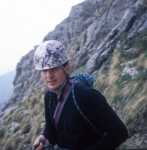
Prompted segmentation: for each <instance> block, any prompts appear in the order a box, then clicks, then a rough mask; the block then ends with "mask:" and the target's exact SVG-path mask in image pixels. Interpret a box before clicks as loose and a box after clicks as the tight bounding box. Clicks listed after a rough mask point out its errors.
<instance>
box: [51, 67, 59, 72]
mask: <svg viewBox="0 0 147 150" xmlns="http://www.w3.org/2000/svg"><path fill="white" fill-rule="evenodd" d="M51 70H52V71H57V70H59V67H54V68H52V69H51Z"/></svg>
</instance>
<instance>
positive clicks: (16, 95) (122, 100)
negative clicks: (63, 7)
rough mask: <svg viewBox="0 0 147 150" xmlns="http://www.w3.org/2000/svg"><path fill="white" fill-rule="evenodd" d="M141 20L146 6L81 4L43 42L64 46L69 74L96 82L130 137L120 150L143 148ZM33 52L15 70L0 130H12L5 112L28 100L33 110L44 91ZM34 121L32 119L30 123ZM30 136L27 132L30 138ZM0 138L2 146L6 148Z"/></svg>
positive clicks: (100, 0) (146, 37) (145, 45)
mask: <svg viewBox="0 0 147 150" xmlns="http://www.w3.org/2000/svg"><path fill="white" fill-rule="evenodd" d="M146 18H147V1H146V0H130V1H129V0H85V1H84V2H83V3H80V4H78V5H76V6H74V7H72V10H71V12H70V15H69V17H68V18H66V19H65V20H63V21H62V22H61V23H60V24H58V25H57V26H56V28H55V29H54V30H53V31H52V32H49V33H48V34H47V35H46V36H45V37H44V39H43V41H46V40H50V39H55V40H59V41H61V42H63V43H64V44H65V45H66V47H67V49H68V51H69V57H70V62H71V66H72V69H73V71H76V70H77V69H83V70H85V71H87V72H89V73H91V74H93V75H94V76H96V78H97V81H96V85H95V87H96V88H97V89H98V90H100V91H101V92H103V93H104V95H105V96H106V97H107V98H108V101H109V103H110V105H112V107H113V108H114V109H115V110H116V112H117V113H118V114H119V115H120V117H121V118H122V119H123V120H124V122H125V123H126V125H127V127H128V129H129V131H130V138H129V139H128V140H127V141H126V142H125V143H124V144H123V145H122V148H124V149H127V148H128V149H139V148H141V149H145V148H147V142H146V138H147V128H146V125H147V115H146V114H147V104H146V102H145V101H146V97H147V94H146V93H147V90H146V85H147V82H146V80H147V52H146V50H147V19H146ZM35 49H36V46H35V47H34V49H33V50H31V51H30V52H29V53H28V54H27V55H25V56H24V57H22V59H21V61H20V62H19V63H18V64H17V69H16V71H17V72H16V76H15V80H14V92H13V95H12V97H11V98H10V100H9V103H8V104H7V105H6V106H5V108H4V110H3V111H4V112H7V115H5V117H4V114H1V116H3V117H2V118H5V119H4V120H2V121H1V124H2V126H4V125H5V123H6V122H7V121H8V120H11V122H9V123H10V124H11V125H12V124H13V125H14V124H17V122H13V121H12V119H10V118H9V119H8V115H9V111H8V110H10V109H12V110H11V111H10V112H15V111H18V109H19V108H21V109H22V110H23V108H24V107H25V106H27V104H26V102H25V101H27V100H28V101H29V100H30V99H31V98H32V97H33V100H32V101H33V103H32V105H33V106H34V105H35V104H36V103H35V101H34V100H35V99H38V97H36V95H37V94H38V92H37V91H40V89H41V92H42V91H44V85H43V82H42V81H41V79H40V73H39V72H38V71H35V70H34V65H33V54H34V50H35ZM35 92H36V93H35ZM32 93H33V94H34V93H35V96H34V95H33V96H32ZM28 97H30V99H29V98H28ZM40 99H43V98H42V97H41V98H40ZM22 104H25V106H23V107H22ZM35 106H37V105H35ZM41 106H42V104H41ZM27 107H29V106H27ZM29 111H30V112H29ZM34 111H35V110H34ZM26 113H28V114H30V113H31V109H28V112H25V111H24V113H23V114H24V115H25V114H26ZM34 113H37V112H34ZM6 118H7V120H6ZM33 120H34V118H31V119H29V122H31V123H32V122H33ZM17 126H19V125H18V124H17ZM7 128H11V129H12V128H13V127H12V126H11V127H7ZM29 130H31V129H30V127H29ZM2 133H3V132H2ZM33 133H34V132H33V129H32V130H31V135H33V136H34V134H33ZM4 134H5V136H6V134H7V133H6V132H4ZM13 134H14V133H13ZM17 134H18V133H17ZM27 134H29V131H28V132H27ZM27 134H26V133H25V135H27ZM3 138H4V137H3V136H2V138H1V139H2V143H4V144H7V143H6V142H4V139H3ZM19 140H20V139H19ZM31 140H32V139H31ZM31 140H30V141H29V142H31ZM134 141H135V142H134ZM29 142H28V143H29ZM11 144H12V143H11ZM12 145H13V144H12ZM14 145H15V144H14ZM14 147H15V146H14ZM5 148H6V147H5ZM8 148H9V147H8ZM15 148H16V147H15Z"/></svg>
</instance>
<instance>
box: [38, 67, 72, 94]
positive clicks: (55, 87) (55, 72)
mask: <svg viewBox="0 0 147 150" xmlns="http://www.w3.org/2000/svg"><path fill="white" fill-rule="evenodd" d="M65 72H66V73H67V74H69V72H70V67H69V65H67V66H66V67H65V68H64V70H63V68H61V67H54V68H51V69H46V70H42V71H41V77H42V79H43V81H44V82H45V84H46V85H47V86H48V88H49V89H50V90H52V91H54V92H56V93H60V92H61V90H62V87H63V86H64V84H65V81H66V79H67V75H66V73H65Z"/></svg>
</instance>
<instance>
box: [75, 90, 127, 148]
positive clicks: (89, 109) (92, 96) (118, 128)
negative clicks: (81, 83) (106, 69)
mask: <svg viewBox="0 0 147 150" xmlns="http://www.w3.org/2000/svg"><path fill="white" fill-rule="evenodd" d="M86 90H87V91H86V92H84V91H83V93H84V94H83V98H79V99H81V100H80V102H81V103H82V104H83V105H84V109H85V110H84V112H86V114H85V115H86V116H87V118H88V119H89V120H90V121H91V122H92V123H93V124H94V125H95V127H96V128H97V129H98V130H99V131H100V132H101V133H102V134H103V137H102V138H101V139H100V140H99V141H97V143H95V144H94V145H92V146H90V147H88V148H87V150H95V149H115V148H117V147H118V146H120V145H121V144H122V143H123V142H124V141H125V140H126V139H127V138H128V131H127V128H126V126H125V125H124V123H123V122H122V121H121V119H120V118H119V117H118V116H117V114H116V113H115V112H114V110H113V109H112V108H111V107H110V106H109V104H108V103H107V101H106V99H105V97H104V96H103V95H102V94H101V93H100V92H99V91H97V90H95V89H91V88H90V89H86ZM77 92H78V91H77ZM81 92H82V90H81Z"/></svg>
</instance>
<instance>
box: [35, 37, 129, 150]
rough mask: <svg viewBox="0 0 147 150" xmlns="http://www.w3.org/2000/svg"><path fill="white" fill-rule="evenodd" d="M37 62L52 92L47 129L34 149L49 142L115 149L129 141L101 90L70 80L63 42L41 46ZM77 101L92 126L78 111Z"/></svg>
mask: <svg viewBox="0 0 147 150" xmlns="http://www.w3.org/2000/svg"><path fill="white" fill-rule="evenodd" d="M34 62H35V69H36V70H41V77H42V79H43V81H44V82H45V84H46V85H47V87H48V89H49V90H48V91H47V92H46V94H45V97H44V101H45V129H44V132H43V133H42V135H40V136H39V137H37V138H36V140H35V142H34V144H33V147H34V148H35V149H37V150H41V149H42V148H43V147H44V145H46V144H48V143H50V144H52V145H53V146H54V145H56V144H57V145H58V146H59V147H60V148H63V149H72V150H96V149H115V148H117V147H118V146H119V145H121V144H122V143H123V142H124V141H125V140H126V139H127V138H128V132H127V129H126V127H125V125H124V124H123V122H122V121H121V120H120V119H119V117H118V116H117V115H116V113H115V112H114V111H113V109H112V108H111V107H110V106H109V105H108V103H107V102H106V100H105V98H104V96H103V95H102V94H101V93H100V92H99V91H97V90H95V89H93V88H91V87H88V86H86V85H84V84H82V83H80V82H77V83H73V82H71V81H70V76H69V75H70V66H69V63H68V57H67V50H66V49H65V47H64V45H63V44H62V43H60V42H59V41H55V40H49V41H46V42H43V43H41V44H40V45H39V46H38V48H37V49H36V52H35V55H34ZM72 84H74V96H73V93H72V90H71V88H70V86H72ZM74 98H75V99H76V101H77V103H78V105H79V106H80V108H81V110H82V112H83V113H84V114H85V116H86V117H87V118H88V120H89V122H90V123H89V122H88V121H87V120H86V119H85V118H84V117H83V116H82V115H81V113H80V112H79V110H78V109H77V106H76V105H75V103H74Z"/></svg>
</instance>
